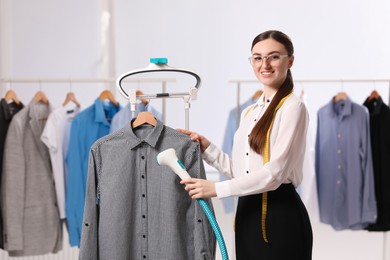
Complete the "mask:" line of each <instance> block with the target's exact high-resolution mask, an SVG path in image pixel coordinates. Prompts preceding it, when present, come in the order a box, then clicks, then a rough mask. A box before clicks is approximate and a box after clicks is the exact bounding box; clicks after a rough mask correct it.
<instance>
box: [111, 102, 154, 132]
mask: <svg viewBox="0 0 390 260" xmlns="http://www.w3.org/2000/svg"><path fill="white" fill-rule="evenodd" d="M144 111H149V112H151V113H152V114H153V115H154V116H155V117H156V118H157V119H159V120H161V118H162V116H161V113H159V112H158V111H157V110H156V109H154V108H153V107H151V106H149V105H145V104H144V103H142V102H141V103H140V104H137V106H136V110H135V116H137V115H138V114H139V113H140V112H144ZM131 119H132V115H131V110H130V103H128V104H127V106H126V107H124V108H123V109H121V111H119V112H118V113H116V114H115V116H114V117H113V119H112V121H111V127H110V133H113V132H115V131H116V130H119V129H121V128H122V127H124V126H126V124H128V123H129V122H130V120H131Z"/></svg>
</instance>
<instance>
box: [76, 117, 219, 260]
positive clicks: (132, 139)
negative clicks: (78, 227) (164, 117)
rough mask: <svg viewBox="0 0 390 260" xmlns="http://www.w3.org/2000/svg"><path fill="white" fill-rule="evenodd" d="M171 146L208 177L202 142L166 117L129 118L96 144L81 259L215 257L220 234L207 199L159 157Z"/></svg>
mask: <svg viewBox="0 0 390 260" xmlns="http://www.w3.org/2000/svg"><path fill="white" fill-rule="evenodd" d="M133 121H134V120H133ZM168 148H174V149H175V150H176V153H177V154H178V157H179V160H180V161H181V162H182V163H183V164H184V165H185V167H186V169H187V171H188V173H189V174H190V175H191V176H193V177H195V178H203V179H205V170H204V166H203V161H202V158H201V154H200V147H199V144H198V143H197V142H194V141H191V139H190V138H189V136H187V135H184V134H182V133H180V132H178V131H176V130H174V129H172V128H170V127H167V126H164V125H163V124H162V122H161V121H157V124H156V126H151V125H148V124H144V125H141V126H139V127H137V128H134V129H133V128H132V127H131V126H130V124H129V125H127V126H125V127H124V128H122V129H121V130H120V131H116V132H114V133H113V134H110V135H108V136H105V137H103V138H101V139H99V140H98V141H97V142H96V143H95V144H94V145H93V146H92V148H91V153H90V157H89V158H90V159H89V167H88V170H89V172H88V181H87V195H86V202H85V213H84V220H83V232H82V239H81V247H80V259H81V260H86V259H94V260H97V259H160V260H168V259H186V260H191V259H194V260H195V259H202V260H203V259H214V252H215V245H216V244H215V242H216V240H215V236H214V234H213V231H212V228H211V226H210V224H209V222H208V220H207V217H206V215H205V214H204V212H203V211H202V208H201V206H200V205H199V203H198V202H197V201H196V200H192V199H191V198H190V197H189V195H188V193H187V192H186V191H185V190H184V187H183V185H180V178H179V177H178V176H177V175H176V174H174V173H172V170H170V168H169V167H166V166H159V165H158V164H157V161H156V156H157V154H158V153H160V152H162V151H164V150H165V149H168ZM206 201H207V203H208V204H209V206H210V208H211V209H213V208H212V204H211V200H210V199H207V200H206Z"/></svg>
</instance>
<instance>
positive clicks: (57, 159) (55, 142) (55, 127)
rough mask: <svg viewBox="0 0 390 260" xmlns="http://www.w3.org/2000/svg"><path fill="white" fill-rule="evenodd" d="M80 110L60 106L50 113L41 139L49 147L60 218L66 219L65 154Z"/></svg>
mask: <svg viewBox="0 0 390 260" xmlns="http://www.w3.org/2000/svg"><path fill="white" fill-rule="evenodd" d="M79 111H80V108H79V107H77V106H76V107H74V108H73V109H72V110H67V109H66V108H65V107H63V106H60V107H58V108H56V109H55V110H54V111H53V112H51V113H50V115H49V117H48V119H47V121H46V125H45V128H44V129H43V132H42V135H41V140H42V142H43V143H44V144H45V145H46V146H47V147H48V148H49V152H50V161H51V165H52V169H53V176H54V182H55V189H56V195H57V204H58V209H59V211H60V218H61V219H65V218H66V213H65V183H66V176H67V169H65V164H64V161H65V155H66V154H67V152H68V146H69V134H70V126H71V123H72V120H73V118H74V117H75V115H77V114H78V112H79Z"/></svg>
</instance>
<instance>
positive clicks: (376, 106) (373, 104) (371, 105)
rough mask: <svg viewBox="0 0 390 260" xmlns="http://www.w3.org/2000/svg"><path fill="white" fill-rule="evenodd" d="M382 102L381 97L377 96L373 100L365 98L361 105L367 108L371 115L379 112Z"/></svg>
mask: <svg viewBox="0 0 390 260" xmlns="http://www.w3.org/2000/svg"><path fill="white" fill-rule="evenodd" d="M383 104H384V103H383V100H382V98H381V97H378V98H377V99H374V100H368V98H367V99H366V101H364V103H363V105H365V106H366V107H367V108H368V110H369V111H370V114H371V115H378V114H379V113H380V112H381V109H382V106H383Z"/></svg>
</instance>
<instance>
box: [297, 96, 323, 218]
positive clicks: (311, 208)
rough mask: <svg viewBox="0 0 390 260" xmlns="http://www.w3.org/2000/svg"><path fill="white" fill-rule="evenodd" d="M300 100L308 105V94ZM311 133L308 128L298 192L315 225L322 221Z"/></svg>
mask: <svg viewBox="0 0 390 260" xmlns="http://www.w3.org/2000/svg"><path fill="white" fill-rule="evenodd" d="M300 98H301V99H302V101H303V103H305V104H307V101H306V94H302V95H301V97H300ZM311 133H312V132H311V130H310V128H308V129H307V134H306V151H305V157H304V158H303V168H302V171H303V178H302V182H301V184H300V185H299V186H298V188H297V192H298V194H299V196H301V198H302V202H303V204H305V206H306V209H307V212H308V213H309V215H310V220H311V222H312V223H313V222H319V221H320V212H319V208H318V191H317V178H316V170H315V166H314V157H315V147H314V146H315V143H314V141H313V139H312V134H311Z"/></svg>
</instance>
